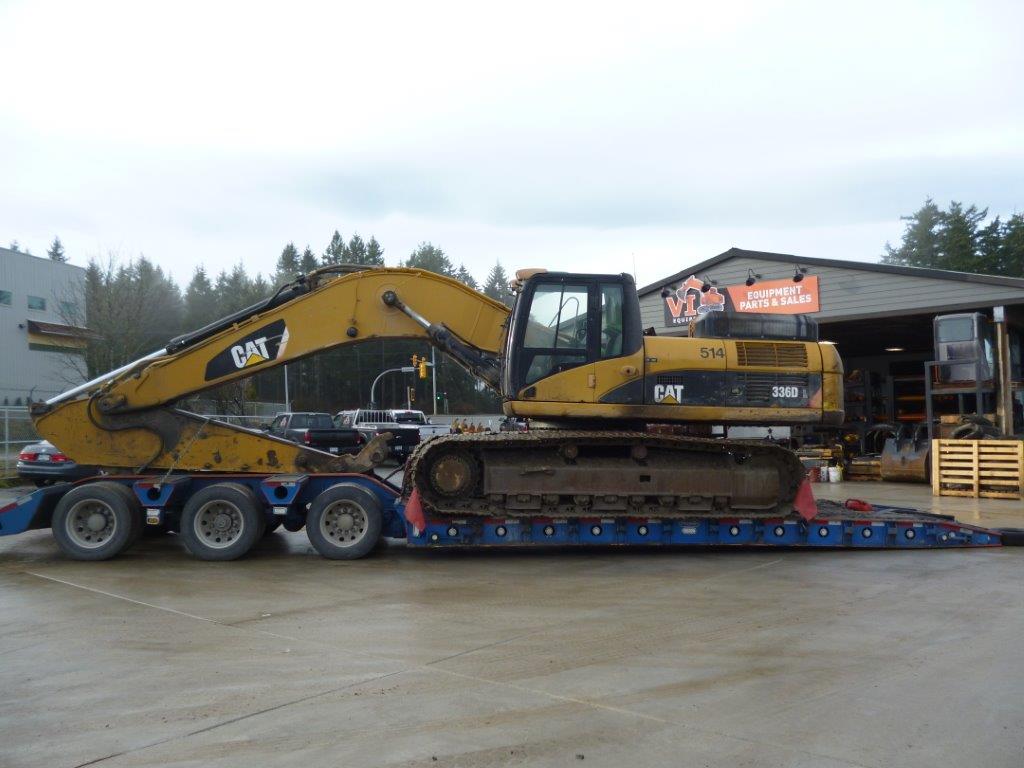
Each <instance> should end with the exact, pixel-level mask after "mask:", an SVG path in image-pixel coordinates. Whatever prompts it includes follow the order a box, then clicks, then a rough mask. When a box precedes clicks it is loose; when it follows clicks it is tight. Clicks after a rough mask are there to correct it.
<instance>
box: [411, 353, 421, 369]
mask: <svg viewBox="0 0 1024 768" xmlns="http://www.w3.org/2000/svg"><path fill="white" fill-rule="evenodd" d="M419 364H420V359H419V357H418V356H417V355H413V356H412V367H413V368H417V367H418V366H419Z"/></svg>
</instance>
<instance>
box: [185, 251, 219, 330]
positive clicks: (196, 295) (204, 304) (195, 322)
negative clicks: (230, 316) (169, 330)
mask: <svg viewBox="0 0 1024 768" xmlns="http://www.w3.org/2000/svg"><path fill="white" fill-rule="evenodd" d="M224 314H227V313H226V312H222V311H221V309H220V307H219V306H218V301H217V292H216V291H215V290H214V288H213V283H211V282H210V278H209V277H208V276H207V274H206V270H205V269H204V268H203V267H201V266H199V267H196V271H195V272H194V273H193V275H192V279H191V280H190V281H189V283H188V287H187V288H186V289H185V327H186V328H187V329H188V330H190V331H194V330H196V329H198V328H202V327H203V326H204V325H207V324H208V323H212V322H213V321H214V320H216V319H217V318H218V317H219V316H221V315H224Z"/></svg>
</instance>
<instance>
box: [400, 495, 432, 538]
mask: <svg viewBox="0 0 1024 768" xmlns="http://www.w3.org/2000/svg"><path fill="white" fill-rule="evenodd" d="M405 519H406V520H408V521H409V522H410V523H412V524H413V525H414V526H415V527H416V530H418V531H425V530H427V516H426V514H424V512H423V502H422V501H420V489H419V488H413V489H412V495H411V496H409V500H408V501H407V502H405Z"/></svg>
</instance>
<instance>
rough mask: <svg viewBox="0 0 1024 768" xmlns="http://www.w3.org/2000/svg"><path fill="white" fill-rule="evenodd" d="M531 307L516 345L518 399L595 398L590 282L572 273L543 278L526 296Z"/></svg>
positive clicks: (563, 400)
mask: <svg viewBox="0 0 1024 768" xmlns="http://www.w3.org/2000/svg"><path fill="white" fill-rule="evenodd" d="M525 298H526V300H527V301H528V302H529V310H528V312H527V313H526V314H525V316H524V317H523V322H524V325H523V327H522V328H520V329H517V331H518V333H519V334H521V339H522V341H521V345H520V346H518V348H515V347H513V353H514V363H513V365H514V371H515V373H514V377H513V385H514V392H516V397H515V399H523V400H535V401H540V402H559V403H592V402H593V401H594V389H595V378H594V359H595V356H594V352H593V350H594V341H593V333H594V325H595V322H594V321H595V319H596V315H595V314H594V312H593V311H592V302H591V285H590V284H589V283H588V282H586V281H584V280H579V281H577V280H573V279H572V277H571V276H569V277H567V278H565V279H561V280H551V281H550V282H549V281H543V282H538V284H536V285H535V286H532V290H531V292H530V293H529V294H528V296H526V297H525Z"/></svg>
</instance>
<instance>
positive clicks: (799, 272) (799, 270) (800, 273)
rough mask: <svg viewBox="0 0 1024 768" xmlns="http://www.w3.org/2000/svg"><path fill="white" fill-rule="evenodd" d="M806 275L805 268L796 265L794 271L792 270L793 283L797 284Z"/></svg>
mask: <svg viewBox="0 0 1024 768" xmlns="http://www.w3.org/2000/svg"><path fill="white" fill-rule="evenodd" d="M806 274H807V267H801V266H800V265H799V264H797V265H796V269H794V270H793V282H794V283H799V282H800V281H801V280H803V279H804V275H806Z"/></svg>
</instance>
